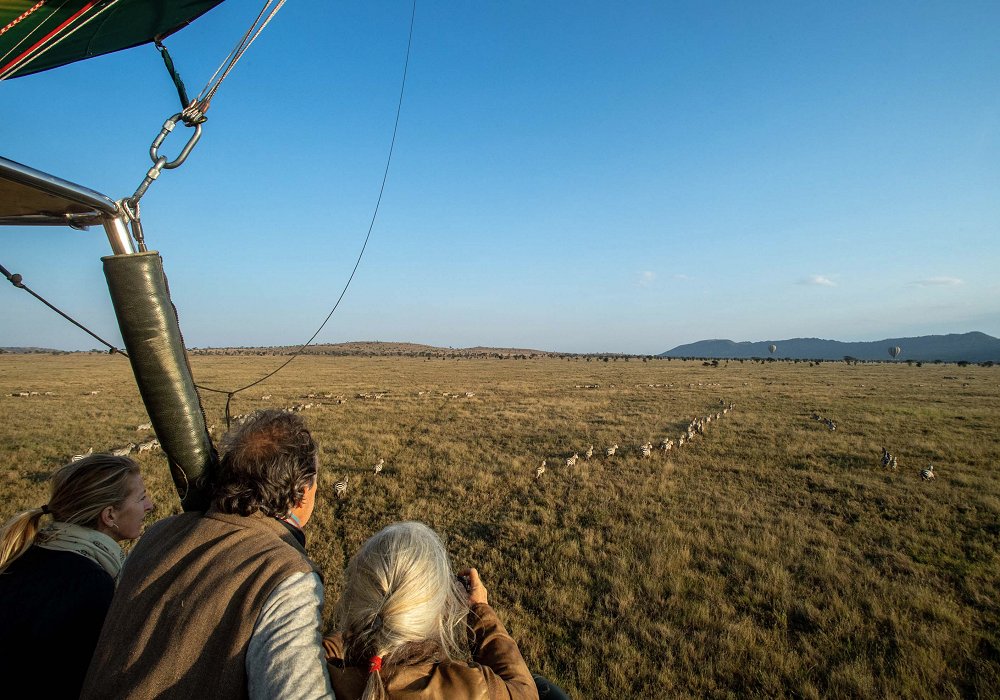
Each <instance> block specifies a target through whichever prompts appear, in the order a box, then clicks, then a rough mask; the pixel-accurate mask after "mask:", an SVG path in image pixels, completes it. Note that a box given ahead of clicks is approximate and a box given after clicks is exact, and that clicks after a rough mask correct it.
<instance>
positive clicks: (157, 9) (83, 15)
mask: <svg viewBox="0 0 1000 700" xmlns="http://www.w3.org/2000/svg"><path fill="white" fill-rule="evenodd" d="M222 1H223V0H116V1H115V2H112V1H111V0H64V1H63V2H49V3H45V2H34V1H33V0H2V1H0V27H2V28H3V29H4V31H3V32H0V78H17V77H19V76H22V75H29V74H31V73H37V72H38V71H43V70H48V69H49V68H56V67H57V66H63V65H66V64H67V63H72V62H74V61H80V60H83V59H85V58H91V57H93V56H100V55H101V54H106V53H111V52H112V51H120V50H121V49H127V48H129V47H132V46H138V45H139V44H145V43H146V42H149V41H153V39H154V38H157V37H159V38H161V39H162V38H163V37H166V36H168V35H170V34H172V33H174V32H176V31H177V30H178V29H181V28H183V27H185V26H187V25H188V24H189V23H191V22H192V21H194V20H195V19H196V18H198V17H200V16H201V15H203V14H204V13H206V12H208V11H209V10H210V9H212V8H213V7H215V6H216V5H218V4H219V3H220V2H222Z"/></svg>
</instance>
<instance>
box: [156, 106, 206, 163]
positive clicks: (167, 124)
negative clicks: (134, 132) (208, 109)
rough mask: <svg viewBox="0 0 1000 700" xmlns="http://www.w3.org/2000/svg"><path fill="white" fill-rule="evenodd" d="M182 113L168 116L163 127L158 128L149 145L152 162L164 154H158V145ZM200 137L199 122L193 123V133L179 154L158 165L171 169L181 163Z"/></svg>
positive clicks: (157, 160)
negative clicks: (151, 143)
mask: <svg viewBox="0 0 1000 700" xmlns="http://www.w3.org/2000/svg"><path fill="white" fill-rule="evenodd" d="M182 115H183V112H178V113H177V114H175V115H174V116H172V117H170V118H169V119H168V120H167V121H165V122H163V128H162V129H160V133H159V134H158V135H157V137H156V138H155V139H153V145H152V146H150V147H149V157H150V159H151V160H152V161H153V163H154V164H156V163H158V162H159V160H160V159H161V158H164V156H161V155H160V154H159V149H160V145H161V144H162V143H163V140H164V139H166V138H167V136H168V135H169V134H170V132H171V131H173V130H174V127H175V126H177V122H178V120H180V118H181V116H182ZM200 138H201V124H195V126H194V133H193V134H191V138H190V139H188V142H187V145H186V146H184V148H183V149H181V152H180V155H178V156H177V157H176V158H174V159H173V160H171V161H165V162H164V163H163V165H162V166H160V167H162V168H163V169H164V170H173V169H174V168H176V167H178V166H180V165H182V164H183V163H184V161H185V160H186V159H187V157H188V155H190V153H191V150H192V149H193V148H194V147H195V145H197V143H198V139H200Z"/></svg>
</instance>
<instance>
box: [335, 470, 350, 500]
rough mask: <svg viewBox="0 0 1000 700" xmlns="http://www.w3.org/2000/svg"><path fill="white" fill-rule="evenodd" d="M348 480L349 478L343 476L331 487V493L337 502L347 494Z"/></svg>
mask: <svg viewBox="0 0 1000 700" xmlns="http://www.w3.org/2000/svg"><path fill="white" fill-rule="evenodd" d="M348 479H350V477H348V476H345V477H344V478H343V479H341V480H340V481H338V482H337V483H335V484H334V485H333V492H334V494H336V496H337V500H340V499H341V498H343V497H344V494H346V493H347V481H348Z"/></svg>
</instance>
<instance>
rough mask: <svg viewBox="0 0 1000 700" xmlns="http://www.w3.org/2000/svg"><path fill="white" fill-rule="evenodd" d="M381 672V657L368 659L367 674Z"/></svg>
mask: <svg viewBox="0 0 1000 700" xmlns="http://www.w3.org/2000/svg"><path fill="white" fill-rule="evenodd" d="M381 670H382V657H381V656H373V657H372V658H370V659H368V673H378V672H379V671H381Z"/></svg>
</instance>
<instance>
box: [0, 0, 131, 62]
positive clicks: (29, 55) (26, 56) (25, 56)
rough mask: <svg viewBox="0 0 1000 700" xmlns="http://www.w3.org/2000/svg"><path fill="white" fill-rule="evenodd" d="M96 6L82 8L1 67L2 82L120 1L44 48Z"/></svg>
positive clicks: (106, 7) (112, 1)
mask: <svg viewBox="0 0 1000 700" xmlns="http://www.w3.org/2000/svg"><path fill="white" fill-rule="evenodd" d="M96 4H97V0H92V2H89V3H87V4H86V5H84V6H83V7H82V8H80V9H79V10H78V11H77V12H75V13H74V14H73V15H72V16H70V17H69V18H68V19H67V20H65V21H64V22H63V23H62V24H60V25H59V26H58V27H56V28H55V29H53V30H52V31H51V32H49V33H48V34H46V35H45V36H44V37H42V38H41V39H39V40H38V41H37V42H36V43H35V44H34V46H32V47H31V48H29V49H28V50H27V51H25V52H24V53H22V54H21V55H20V56H18V57H17V58H15V59H14V60H13V61H11V62H10V63H8V64H7V65H6V66H2V67H0V80H4V79H6V78H9V77H10V76H11V75H12V74H13V73H15V72H16V71H17V69H18V68H23V67H24V64H27V63H30V62H31V61H33V60H35V59H37V58H38V57H40V56H42V55H43V54H44V53H46V52H47V51H49V50H51V49H54V48H55V47H56V46H58V45H59V44H61V43H62V42H64V41H65V40H66V39H69V38H70V37H71V36H73V35H74V34H75V33H76V32H78V31H80V30H81V29H83V28H84V27H86V26H87V25H88V24H90V23H91V22H93V21H94V20H95V19H97V18H98V17H100V16H101V15H102V14H103V13H105V12H107V11H108V10H109V9H111V8H112V7H114V6H115V5H117V4H118V0H111V1H110V2H109V3H108V4H106V5H104V6H103V7H100V8H98V9H97V10H96V11H95V12H94V13H93V14H91V15H90V16H89V17H87V18H86V19H84V20H83V21H81V22H80V23H79V24H78V25H77V26H75V27H73V28H72V29H70V30H69V31H67V32H65V33H63V34H62V35H61V36H59V37H58V38H56V39H55V40H54V41H52V42H51V43H49V44H48V45H47V46H42V45H43V44H45V43H46V42H48V41H49V39H52V38H53V37H54V36H55V35H56V34H58V33H59V32H61V31H62V30H63V29H65V28H66V27H68V26H69V25H70V24H71V23H73V22H75V21H76V20H77V19H78V18H80V17H82V16H83V15H84V14H86V13H87V12H88V11H90V10H91V9H92V8H93V6H94V5H96ZM36 49H37V50H38V51H37V53H35V51H36Z"/></svg>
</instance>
